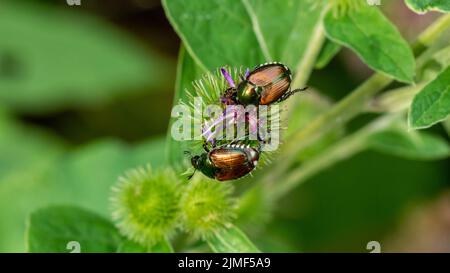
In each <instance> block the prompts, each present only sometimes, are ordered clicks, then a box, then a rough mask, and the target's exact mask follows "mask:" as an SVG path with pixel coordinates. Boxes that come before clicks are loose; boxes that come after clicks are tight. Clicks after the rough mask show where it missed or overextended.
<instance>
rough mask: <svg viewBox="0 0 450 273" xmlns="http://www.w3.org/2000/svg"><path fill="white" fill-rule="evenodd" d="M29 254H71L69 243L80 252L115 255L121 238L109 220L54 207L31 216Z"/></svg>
mask: <svg viewBox="0 0 450 273" xmlns="http://www.w3.org/2000/svg"><path fill="white" fill-rule="evenodd" d="M27 238H28V251H29V252H34V253H36V252H63V253H65V252H70V249H69V250H68V244H69V242H75V244H76V243H79V246H80V251H81V252H83V253H85V252H115V251H116V249H117V247H118V246H119V243H120V241H121V237H120V235H119V233H118V231H117V230H116V228H115V227H114V225H113V224H112V223H111V222H109V221H108V220H106V219H104V218H102V217H100V216H98V215H97V214H95V213H92V212H90V211H87V210H84V209H81V208H77V207H71V206H52V207H48V208H44V209H39V210H37V211H35V212H33V213H32V214H31V215H30V218H29V223H28V229H27Z"/></svg>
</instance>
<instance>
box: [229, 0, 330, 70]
mask: <svg viewBox="0 0 450 273" xmlns="http://www.w3.org/2000/svg"><path fill="white" fill-rule="evenodd" d="M232 2H233V1H232ZM235 2H237V1H235ZM241 2H242V3H243V4H244V6H245V8H246V10H247V12H248V15H249V16H250V19H251V21H252V27H253V30H254V33H255V35H256V37H257V38H258V41H259V44H260V45H261V46H260V47H261V48H262V49H263V52H267V54H264V55H267V56H268V58H266V59H268V60H269V61H270V60H274V61H280V62H283V63H285V64H286V65H288V66H289V67H291V68H292V69H293V70H295V68H296V67H298V64H299V62H300V61H301V60H302V59H303V58H304V57H305V53H306V51H307V48H308V46H309V43H310V42H311V38H312V37H313V36H314V35H315V31H316V29H317V27H318V25H319V24H320V22H321V19H320V16H321V13H322V10H323V8H324V6H325V1H317V0H286V1H279V0H241ZM275 18H276V19H275ZM264 48H266V49H267V50H264ZM295 72H296V73H303V72H304V71H295Z"/></svg>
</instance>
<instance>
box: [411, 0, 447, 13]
mask: <svg viewBox="0 0 450 273" xmlns="http://www.w3.org/2000/svg"><path fill="white" fill-rule="evenodd" d="M405 3H406V5H407V6H408V7H409V8H410V9H411V10H413V11H415V12H417V13H425V12H428V11H441V12H450V2H449V1H448V0H405Z"/></svg>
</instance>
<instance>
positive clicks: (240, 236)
mask: <svg viewBox="0 0 450 273" xmlns="http://www.w3.org/2000/svg"><path fill="white" fill-rule="evenodd" d="M207 242H208V245H209V246H210V247H211V249H212V250H213V251H214V252H215V253H258V252H261V251H260V250H259V249H258V248H257V247H256V246H255V245H254V244H253V243H252V242H251V241H250V239H248V238H247V235H245V234H244V233H243V232H242V231H241V230H240V229H239V228H237V227H236V226H233V225H231V226H229V227H227V228H223V229H221V230H219V231H216V232H215V233H214V235H213V236H212V237H209V238H207Z"/></svg>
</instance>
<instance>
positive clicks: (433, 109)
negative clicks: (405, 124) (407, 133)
mask: <svg viewBox="0 0 450 273" xmlns="http://www.w3.org/2000/svg"><path fill="white" fill-rule="evenodd" d="M449 113H450V66H449V67H447V68H446V69H445V70H444V71H443V72H441V74H439V75H438V76H437V77H436V78H435V79H434V80H433V81H431V82H430V83H429V84H428V85H426V86H425V87H424V88H423V89H422V91H420V93H418V94H417V95H416V96H415V97H414V99H413V102H412V105H411V108H410V111H409V115H408V121H409V126H410V127H411V128H413V129H422V128H427V127H430V126H432V125H433V124H435V123H437V122H439V121H442V120H444V119H445V118H446V117H447V116H448V115H449Z"/></svg>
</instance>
